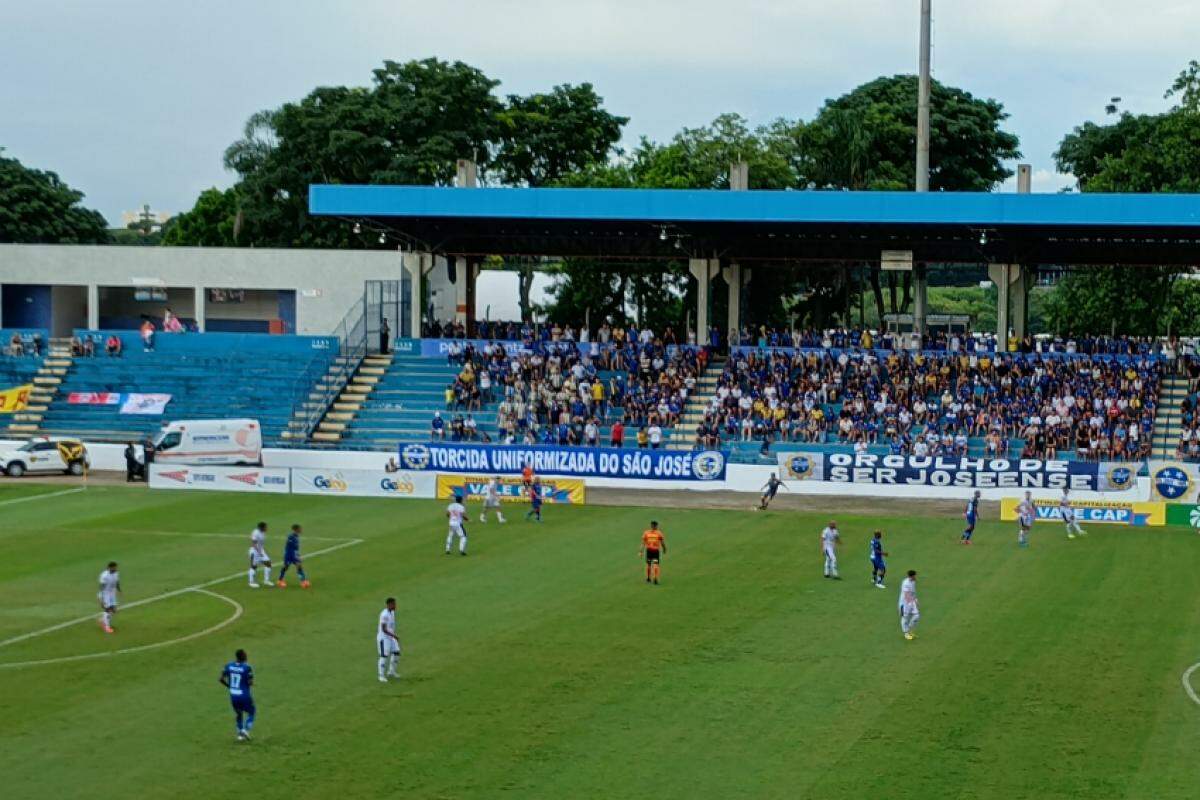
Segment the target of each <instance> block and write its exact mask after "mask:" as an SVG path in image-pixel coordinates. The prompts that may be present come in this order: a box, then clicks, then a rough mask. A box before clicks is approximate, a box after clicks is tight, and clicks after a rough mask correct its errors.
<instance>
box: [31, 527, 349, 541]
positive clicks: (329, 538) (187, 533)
mask: <svg viewBox="0 0 1200 800" xmlns="http://www.w3.org/2000/svg"><path fill="white" fill-rule="evenodd" d="M46 531H50V532H53V533H117V534H120V535H122V536H127V535H128V536H199V537H202V538H210V539H245V540H246V542H247V543H249V541H250V534H248V533H208V532H206V531H196V532H193V531H142V530H136V531H133V530H129V529H128V528H87V529H86V530H84V529H79V528H47V529H46ZM281 535H282V534H281ZM303 537H304V541H306V542H345V541H347V539H346V537H344V536H309V535H308V534H307V533H305V534H303Z"/></svg>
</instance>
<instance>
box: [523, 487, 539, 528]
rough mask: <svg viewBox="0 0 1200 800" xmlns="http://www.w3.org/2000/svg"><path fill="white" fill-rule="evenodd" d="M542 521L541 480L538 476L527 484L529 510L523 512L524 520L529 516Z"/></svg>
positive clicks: (527, 519)
mask: <svg viewBox="0 0 1200 800" xmlns="http://www.w3.org/2000/svg"><path fill="white" fill-rule="evenodd" d="M530 517H532V518H533V519H535V520H537V521H538V522H541V521H542V481H541V479H539V478H534V479H533V483H531V484H529V511H528V512H527V513H526V514H525V520H526V521H529V518H530Z"/></svg>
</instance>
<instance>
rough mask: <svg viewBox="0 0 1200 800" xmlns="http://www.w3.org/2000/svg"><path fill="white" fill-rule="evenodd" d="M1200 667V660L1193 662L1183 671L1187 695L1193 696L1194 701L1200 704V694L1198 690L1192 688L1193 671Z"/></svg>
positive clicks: (1184, 688)
mask: <svg viewBox="0 0 1200 800" xmlns="http://www.w3.org/2000/svg"><path fill="white" fill-rule="evenodd" d="M1198 669H1200V661H1197V662H1196V663H1195V664H1192V665H1191V666H1190V667H1188V668H1187V669H1185V670H1184V671H1183V690H1184V691H1185V692H1187V696H1188V697H1190V698H1192V702H1193V703H1195V704H1196V705H1198V706H1200V696H1198V695H1197V694H1196V690H1195V689H1193V688H1192V673H1193V672H1195V671H1196V670H1198Z"/></svg>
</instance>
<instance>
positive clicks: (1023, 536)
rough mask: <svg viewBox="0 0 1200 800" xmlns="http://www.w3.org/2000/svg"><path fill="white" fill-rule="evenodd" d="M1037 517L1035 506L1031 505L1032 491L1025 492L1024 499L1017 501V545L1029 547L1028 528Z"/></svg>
mask: <svg viewBox="0 0 1200 800" xmlns="http://www.w3.org/2000/svg"><path fill="white" fill-rule="evenodd" d="M1036 518H1037V508H1036V507H1034V505H1033V494H1032V492H1026V493H1025V499H1024V500H1022V501H1021V502H1020V503H1017V546H1018V547H1029V530H1030V529H1031V528H1032V527H1033V521H1034V519H1036Z"/></svg>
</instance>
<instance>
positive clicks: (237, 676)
mask: <svg viewBox="0 0 1200 800" xmlns="http://www.w3.org/2000/svg"><path fill="white" fill-rule="evenodd" d="M233 657H234V660H233V661H230V662H229V663H228V664H226V665H225V669H223V670H221V678H220V681H221V685H222V686H224V687H225V688H226V689H228V690H229V704H230V705H232V706H233V713H234V714H236V715H237V738H238V741H239V742H248V741H250V729H251V728H253V727H254V712H255V708H254V698H253V697H252V696H251V695H250V687H251V686H253V685H254V669H253V668H252V667H251V666H250V665H249V664H247V663H246V651H245V650H238V651H237V652H236V653H234V655H233Z"/></svg>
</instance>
